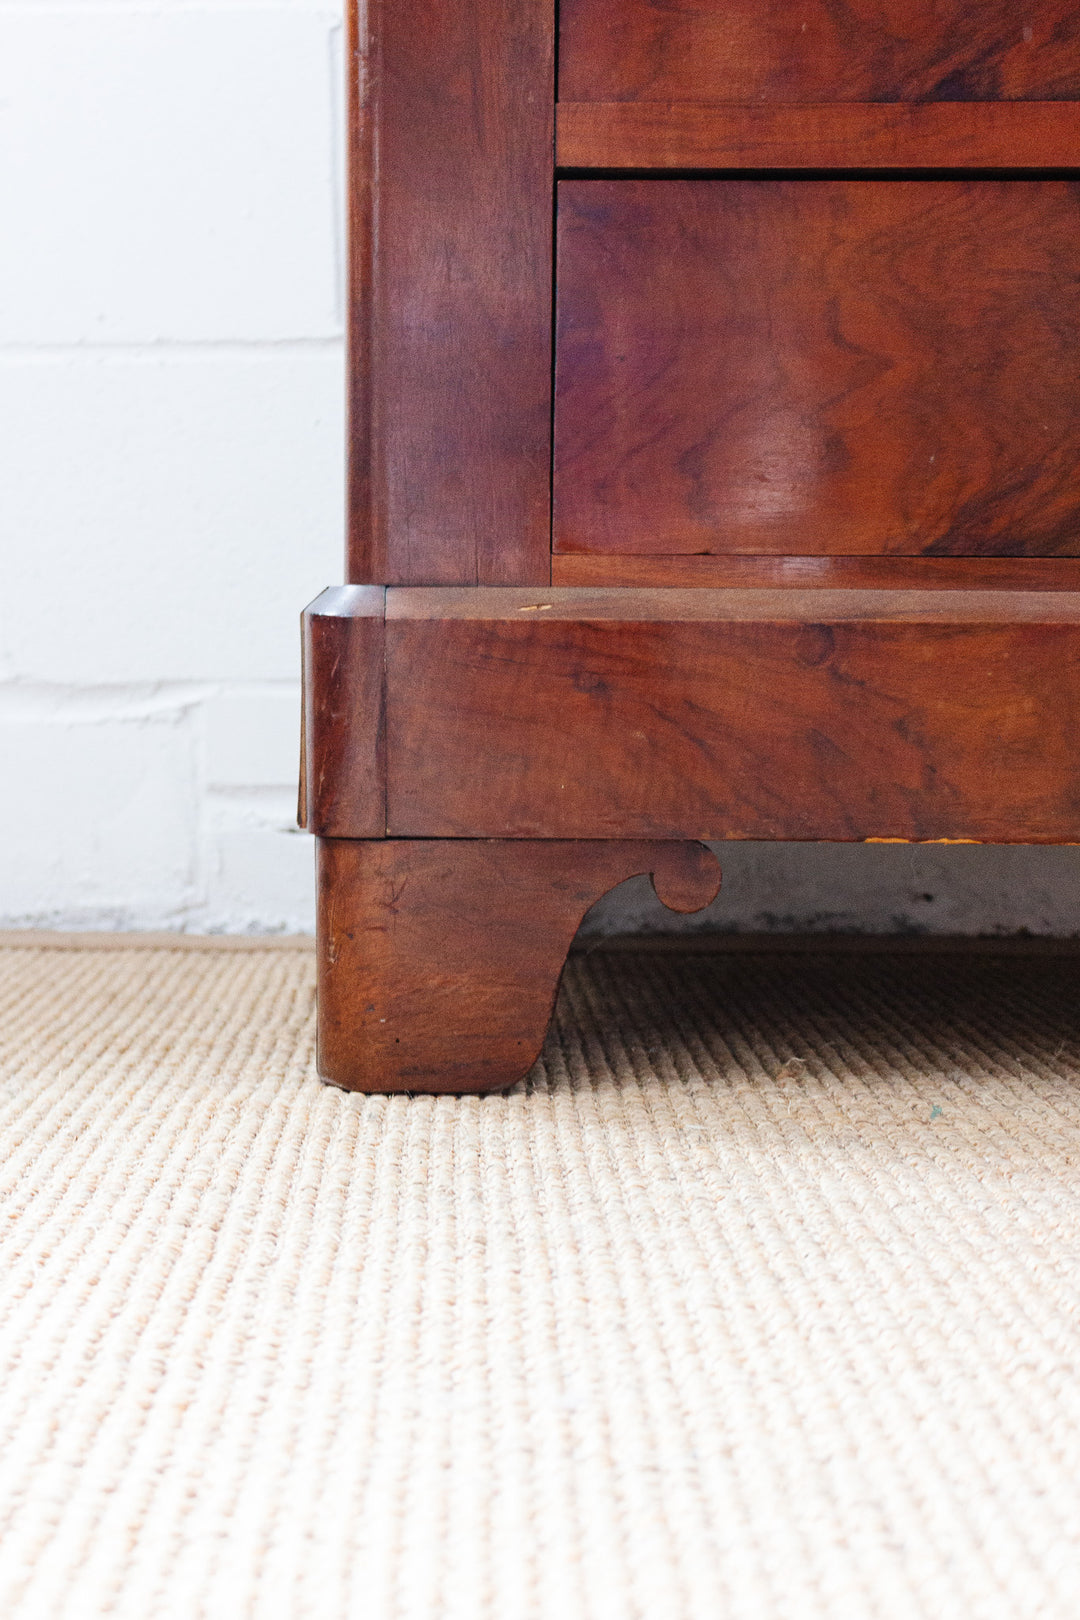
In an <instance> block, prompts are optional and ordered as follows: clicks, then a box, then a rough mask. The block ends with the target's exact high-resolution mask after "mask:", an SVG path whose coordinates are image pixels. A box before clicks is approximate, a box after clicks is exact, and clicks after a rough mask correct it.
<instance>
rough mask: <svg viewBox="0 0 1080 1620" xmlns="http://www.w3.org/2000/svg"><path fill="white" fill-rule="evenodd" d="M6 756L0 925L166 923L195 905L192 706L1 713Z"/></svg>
mask: <svg viewBox="0 0 1080 1620" xmlns="http://www.w3.org/2000/svg"><path fill="white" fill-rule="evenodd" d="M0 754H2V757H3V760H4V770H5V780H6V782H7V784H8V786H7V791H6V792H5V793H4V794H3V795H2V796H0V924H6V925H20V924H36V925H38V926H42V927H45V926H56V927H60V928H63V927H79V926H94V925H97V926H105V927H110V926H112V927H116V926H120V927H123V926H128V927H131V926H144V927H153V926H155V925H157V926H167V925H170V924H175V923H176V922H177V921H178V920H179V919H181V918H182V916H183V913H184V911H185V910H186V909H188V908H190V907H192V906H193V905H195V904H197V903H198V901H199V899H200V895H199V892H198V877H199V874H198V842H197V817H198V802H197V792H196V788H197V776H196V770H195V757H196V750H195V732H194V726H193V723H192V717H191V715H190V713H189V712H187V711H186V710H177V711H173V712H171V713H170V712H167V711H166V712H161V713H157V714H148V715H144V716H142V717H140V718H123V717H120V718H116V719H113V720H104V719H103V720H98V721H96V722H94V723H90V724H86V723H79V722H78V721H75V722H64V721H61V720H57V721H55V722H51V723H50V722H49V721H48V720H46V719H38V720H26V721H18V720H15V721H12V720H8V719H4V718H0ZM135 919H138V921H137V922H136V921H135Z"/></svg>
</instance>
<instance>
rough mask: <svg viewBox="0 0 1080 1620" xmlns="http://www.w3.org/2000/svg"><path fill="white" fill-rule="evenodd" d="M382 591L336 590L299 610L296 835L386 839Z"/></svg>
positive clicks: (357, 587)
mask: <svg viewBox="0 0 1080 1620" xmlns="http://www.w3.org/2000/svg"><path fill="white" fill-rule="evenodd" d="M385 600H386V591H385V589H384V588H383V587H382V586H381V585H338V586H333V587H331V588H330V589H329V590H325V591H323V592H322V594H321V595H320V596H317V597H316V599H315V601H314V602H312V603H311V605H310V606H309V607H307V608H305V610H304V614H303V618H302V620H301V629H302V639H303V671H304V700H303V735H302V742H301V760H300V813H299V816H298V818H297V819H298V820H299V822H300V825H301V827H306V828H307V829H308V831H309V832H313V833H323V834H326V835H327V836H328V837H338V838H340V837H344V836H349V837H353V838H381V837H382V836H383V834H384V832H385V831H386V765H385V755H384V748H383V623H384V607H385Z"/></svg>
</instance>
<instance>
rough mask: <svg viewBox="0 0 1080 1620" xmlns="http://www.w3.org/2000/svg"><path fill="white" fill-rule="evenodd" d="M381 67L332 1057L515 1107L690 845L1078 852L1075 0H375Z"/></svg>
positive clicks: (329, 895)
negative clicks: (635, 905)
mask: <svg viewBox="0 0 1080 1620" xmlns="http://www.w3.org/2000/svg"><path fill="white" fill-rule="evenodd" d="M361 17H362V19H363V21H362V23H361V20H360V19H361ZM556 61H557V63H558V72H557V75H556ZM348 64H349V65H348V72H349V102H350V120H349V130H350V135H349V139H350V190H349V195H350V261H351V287H350V301H349V303H350V315H349V353H350V360H349V378H350V426H349V436H350V492H349V536H348V564H347V571H348V580H349V583H348V584H347V585H344V586H338V587H332V588H330V589H329V590H327V591H326V592H324V593H323V595H322V596H320V597H319V598H318V599H317V600H316V601H315V602H314V603H313V604H312V605H311V606H310V607H309V608H308V609H307V611H306V612H305V614H304V671H305V711H304V713H305V718H304V745H303V770H302V793H301V800H302V808H301V819H302V821H303V822H304V823H305V825H307V826H308V827H309V828H310V830H311V831H312V832H314V833H315V834H317V835H318V840H319V916H318V955H319V999H320V1010H319V1052H320V1058H319V1062H320V1071H321V1072H322V1073H323V1074H324V1076H325V1077H326V1078H327V1079H329V1080H332V1081H335V1082H336V1083H338V1084H340V1085H345V1086H352V1087H358V1088H361V1089H365V1090H372V1091H394V1090H406V1091H439V1090H444V1091H446V1090H448V1091H467V1090H481V1089H489V1088H492V1087H500V1086H505V1085H507V1084H510V1083H511V1082H512V1081H514V1080H516V1079H517V1078H519V1077H520V1076H521V1075H522V1074H523V1073H524V1072H525V1071H526V1070H527V1069H528V1067H529V1065H530V1064H531V1062H532V1061H533V1059H534V1058H535V1055H536V1053H537V1051H538V1049H539V1046H540V1042H541V1040H542V1038H543V1034H544V1030H545V1027H546V1024H547V1020H548V1017H549V1015H550V1011H551V1006H552V1002H553V999H554V994H555V988H556V985H557V981H558V977H559V973H560V971H561V967H562V962H563V959H564V957H565V954H566V950H567V947H568V945H569V943H570V940H571V938H572V936H573V933H574V931H575V929H576V927H577V925H578V923H579V921H580V919H581V917H582V915H583V914H584V912H585V910H586V909H587V908H588V906H589V905H591V904H592V902H593V901H594V900H596V899H597V898H598V897H599V896H600V895H601V894H602V893H603V892H605V890H607V889H608V888H610V887H612V886H613V885H615V884H617V883H619V882H621V881H622V880H623V879H624V878H626V877H628V876H631V875H632V874H634V873H637V872H646V871H647V872H650V873H652V874H653V880H654V884H655V886H656V889H657V892H658V894H659V895H660V897H661V899H662V900H664V901H665V902H666V903H667V904H668V905H670V906H671V907H673V908H674V909H676V910H693V909H696V908H697V907H700V906H702V905H705V904H707V903H708V901H709V900H710V899H711V898H712V897H713V895H714V894H715V892H716V888H717V885H718V883H719V869H718V867H717V864H716V862H715V860H714V858H713V856H712V855H711V854H710V853H709V851H708V850H707V849H705V848H704V846H703V844H702V842H701V840H710V841H722V840H726V839H732V838H754V839H807V840H811V839H845V840H864V839H901V840H939V839H947V840H977V841H993V842H1009V841H1013V842H1047V843H1058V842H1066V843H1072V842H1080V771H1078V768H1077V762H1076V758H1075V739H1076V737H1077V734H1078V729H1080V728H1078V722H1080V477H1078V475H1077V468H1078V463H1080V342H1078V334H1080V183H1078V181H1080V108H1078V107H1077V101H1078V100H1080V11H1078V10H1077V8H1076V7H1075V6H1073V5H1071V4H1066V3H1065V0H1032V3H1031V4H1029V5H1028V6H1026V7H1024V8H1017V7H1015V6H1012V5H1009V4H1006V3H1005V0H561V4H560V5H559V6H558V7H556V5H555V3H554V0H411V3H410V4H408V5H406V4H404V3H403V0H367V4H366V5H364V6H363V7H361V8H359V10H356V9H354V12H353V15H352V18H351V22H350V41H349V52H348Z"/></svg>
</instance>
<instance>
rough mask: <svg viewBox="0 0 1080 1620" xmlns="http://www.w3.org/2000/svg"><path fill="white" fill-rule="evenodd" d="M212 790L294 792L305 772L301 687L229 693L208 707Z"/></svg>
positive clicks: (208, 774)
mask: <svg viewBox="0 0 1080 1620" xmlns="http://www.w3.org/2000/svg"><path fill="white" fill-rule="evenodd" d="M204 714H205V717H206V718H205V725H206V779H207V782H208V784H209V785H210V787H212V788H213V787H268V788H282V787H291V786H292V784H294V783H295V781H296V778H297V774H298V771H299V757H300V683H299V681H295V682H293V683H292V684H291V685H289V686H284V685H283V686H281V687H275V688H272V689H267V690H263V691H225V692H217V693H215V694H213V695H212V696H211V697H209V698H208V699H207V701H206V703H205V705H204Z"/></svg>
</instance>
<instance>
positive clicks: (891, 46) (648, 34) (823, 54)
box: [559, 0, 1080, 102]
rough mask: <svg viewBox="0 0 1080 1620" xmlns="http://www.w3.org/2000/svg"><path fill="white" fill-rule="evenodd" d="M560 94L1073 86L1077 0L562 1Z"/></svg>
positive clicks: (971, 97)
mask: <svg viewBox="0 0 1080 1620" xmlns="http://www.w3.org/2000/svg"><path fill="white" fill-rule="evenodd" d="M559 94H560V96H561V98H562V99H563V100H564V101H736V102H792V101H794V102H799V101H802V102H814V101H999V100H1000V101H1050V100H1072V99H1074V98H1078V97H1080V10H1078V8H1077V6H1076V4H1075V0H1032V3H1030V4H1027V5H1024V6H1022V7H1020V6H1016V5H1014V4H1013V3H1012V0H935V3H933V4H930V3H927V0H843V3H842V4H837V3H836V0H561V5H560V8H559Z"/></svg>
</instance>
